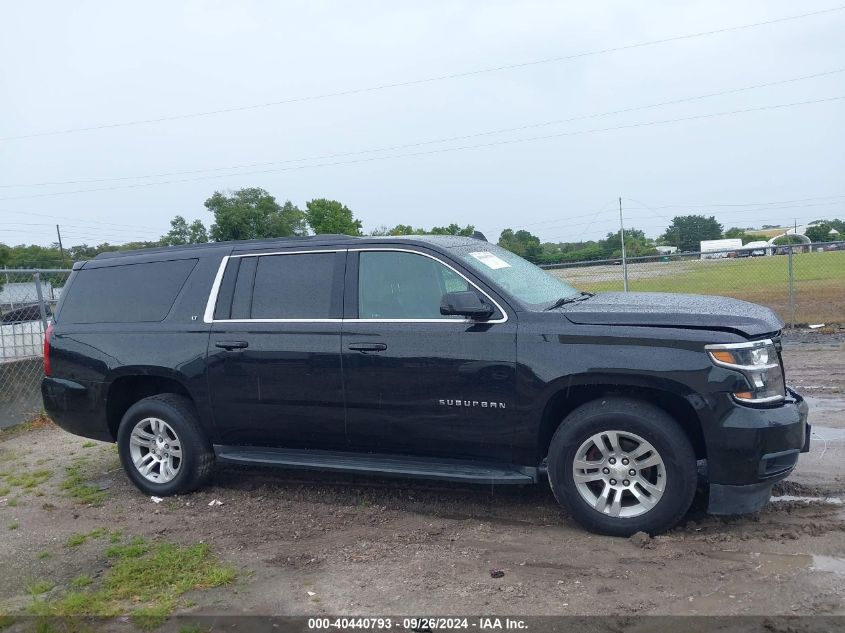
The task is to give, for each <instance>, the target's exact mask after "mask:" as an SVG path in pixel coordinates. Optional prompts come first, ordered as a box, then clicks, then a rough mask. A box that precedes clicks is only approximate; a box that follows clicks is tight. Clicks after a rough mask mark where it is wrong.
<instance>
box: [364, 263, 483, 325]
mask: <svg viewBox="0 0 845 633" xmlns="http://www.w3.org/2000/svg"><path fill="white" fill-rule="evenodd" d="M358 262H359V263H358V317H359V318H361V319H460V318H461V317H454V316H443V315H441V314H440V301H441V299H442V298H443V295H444V294H445V293H447V292H460V291H466V290H470V286H469V283H468V282H467V281H466V279H464V278H463V277H461V276H460V275H458V274H457V273H456V272H455V271H453V270H452V269H451V268H448V267H447V266H445V265H444V264H442V263H441V262H439V261H437V260H435V259H431V258H430V257H425V256H424V255H417V254H415V253H404V252H397V251H364V252H362V253H360V255H359V260H358Z"/></svg>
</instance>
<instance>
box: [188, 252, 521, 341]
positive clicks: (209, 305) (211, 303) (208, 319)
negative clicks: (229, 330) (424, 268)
mask: <svg viewBox="0 0 845 633" xmlns="http://www.w3.org/2000/svg"><path fill="white" fill-rule="evenodd" d="M382 251H395V252H400V253H412V254H414V255H422V256H423V257H428V258H429V259H433V260H434V261H436V262H439V263H440V264H442V265H443V266H446V268H448V269H449V270H451V271H452V272H454V273H455V274H456V275H458V276H459V277H461V278H462V279H463V280H464V281H466V282H467V283H468V284H469V285H470V286H472V287H473V288H475V289H476V290H477V291H478V292H480V293H481V294H482V295H483V296H484V297H485V298H486V299H487V300H488V301H489V302H490V303H491V304H493V306H495V307H496V309H498V310H499V312H500V313H501V314H502V318H500V319H489V320H487V321H473V320H472V319H357V318H356V319H215V318H214V309H215V307H216V306H217V295H218V294H219V293H220V284H221V283H222V282H223V275H224V273H225V272H226V265H227V264H228V263H229V260H230V259H234V258H236V257H264V256H266V255H304V254H309V253H344V252H354V253H360V252H382ZM202 320H203V322H204V323H343V322H346V323H458V324H460V325H467V324H471V323H475V324H486V323H505V322H507V320H508V313H507V312H506V311H505V309H504V308H502V306H501V305H500V304H499V302H498V301H496V300H495V299H493V297H491V296H490V295H489V294H488V293H487V292H485V291H484V290H483V289H481V288H480V287H479V286H478V284H476V283H475V282H473V281H472V280H471V279H469V278H468V277H467V276H466V275H464V274H463V273H462V272H461V271H459V270H457V269H456V268H455V267H454V266H452V265H451V264H449V263H447V262H445V261H443V260H442V259H440V258H439V257H435V256H434V255H430V254H429V253H424V252H422V251H417V250H413V249H410V248H391V247H382V246H375V247H370V248H367V247H364V248H331V249H311V250H304V251H301V250H295V251H294V250H287V251H273V252H268V253H244V254H241V255H226V256H224V257H223V259H222V261H221V262H220V266H219V267H218V268H217V274H216V275H215V276H214V283H212V285H211V291H210V292H209V295H208V301H207V302H206V304H205V312H204V314H203V319H202Z"/></svg>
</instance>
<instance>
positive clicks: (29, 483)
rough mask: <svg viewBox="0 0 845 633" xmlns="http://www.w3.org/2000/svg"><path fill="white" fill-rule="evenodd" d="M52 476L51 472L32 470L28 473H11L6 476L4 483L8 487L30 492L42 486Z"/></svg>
mask: <svg viewBox="0 0 845 633" xmlns="http://www.w3.org/2000/svg"><path fill="white" fill-rule="evenodd" d="M52 476H53V471H52V470H34V471H32V472H29V473H11V474H8V475H6V483H7V484H8V485H9V486H14V487H17V488H24V489H25V490H31V489H32V488H35V487H36V486H39V485H41V484H43V483H44V482H45V481H47V480H48V479H50V477H52Z"/></svg>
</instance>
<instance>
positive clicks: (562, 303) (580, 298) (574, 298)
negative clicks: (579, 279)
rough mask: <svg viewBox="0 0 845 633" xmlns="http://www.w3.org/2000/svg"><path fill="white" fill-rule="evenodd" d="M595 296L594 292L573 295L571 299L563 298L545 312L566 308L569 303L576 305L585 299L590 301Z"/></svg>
mask: <svg viewBox="0 0 845 633" xmlns="http://www.w3.org/2000/svg"><path fill="white" fill-rule="evenodd" d="M594 296H595V294H594V293H592V292H579V293H578V294H577V295H571V296H569V297H561V298H560V299H558V300H557V301H555V302H554V303H553V304H552V305H550V306H549V307H548V308H545V309H544V310H543V312H548V311H549V310H555V309H557V308H559V307H560V306H565V305H566V304H567V303H575V302H576V301H583V300H584V299H589V298H590V297H594Z"/></svg>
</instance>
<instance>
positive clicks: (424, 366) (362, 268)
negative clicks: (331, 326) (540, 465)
mask: <svg viewBox="0 0 845 633" xmlns="http://www.w3.org/2000/svg"><path fill="white" fill-rule="evenodd" d="M467 290H471V291H475V292H478V293H481V295H484V297H485V300H488V301H489V297H488V296H487V294H486V293H484V292H483V291H482V290H481V289H480V288H479V287H478V286H476V285H475V284H474V283H473V282H471V281H470V280H469V279H468V277H467V276H465V275H464V274H463V273H461V272H460V271H459V270H458V269H457V268H455V267H454V266H453V265H452V264H451V263H447V262H446V261H444V259H443V258H441V257H439V256H436V255H434V254H430V253H427V252H424V251H416V250H407V249H390V248H373V249H371V250H370V249H364V250H360V251H350V252H349V261H348V265H347V278H346V297H347V301H346V306H345V310H346V315H345V316H346V318H345V319H344V322H343V332H342V337H341V339H342V343H341V349H342V355H343V373H344V391H345V393H346V403H347V435H348V438H349V441H350V443H351V444H352V445H353V446H354V447H356V448H357V449H358V450H367V451H375V452H385V453H404V454H417V455H429V456H440V457H456V458H485V459H494V460H509V459H510V454H511V436H512V432H513V428H514V414H515V409H516V406H515V405H516V401H515V389H516V386H515V363H516V323H515V320H514V318H513V315H510V318H509V315H508V314H507V313H506V312H505V311H504V310H503V309H502V308H500V307H499V305H498V304H496V302H492V304H493V305H496V306H497V307H496V311H495V313H494V314H493V316H492V317H491V318H489V319H487V320H485V321H478V322H474V321H469V320H467V319H464V318H463V317H454V316H443V315H441V314H440V301H441V299H442V296H443V294H445V293H446V292H457V291H467Z"/></svg>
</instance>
